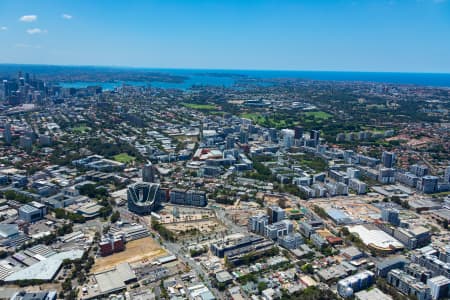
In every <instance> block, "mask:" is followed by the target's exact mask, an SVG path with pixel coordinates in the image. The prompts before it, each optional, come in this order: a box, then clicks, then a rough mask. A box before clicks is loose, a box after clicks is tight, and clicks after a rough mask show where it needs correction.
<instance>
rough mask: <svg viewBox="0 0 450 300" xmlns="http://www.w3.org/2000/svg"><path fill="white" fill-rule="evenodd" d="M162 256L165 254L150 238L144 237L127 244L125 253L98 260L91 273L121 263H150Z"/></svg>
mask: <svg viewBox="0 0 450 300" xmlns="http://www.w3.org/2000/svg"><path fill="white" fill-rule="evenodd" d="M164 255H167V252H166V251H165V250H164V249H163V248H161V247H160V246H159V245H158V243H156V242H155V241H154V240H153V239H152V238H150V237H146V238H143V239H139V240H135V241H131V242H128V243H127V244H126V246H125V251H122V252H118V253H114V254H113V255H109V256H106V257H101V258H98V259H97V260H96V261H95V264H94V266H93V267H92V271H91V272H92V273H98V272H100V271H104V270H108V269H111V268H113V267H115V266H116V265H118V264H120V263H123V262H128V263H135V262H139V261H144V260H149V261H150V260H153V259H155V258H158V257H160V256H164Z"/></svg>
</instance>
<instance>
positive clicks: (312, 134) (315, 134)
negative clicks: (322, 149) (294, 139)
mask: <svg viewBox="0 0 450 300" xmlns="http://www.w3.org/2000/svg"><path fill="white" fill-rule="evenodd" d="M310 138H311V140H314V145H315V146H317V145H318V144H319V141H320V130H311V132H310Z"/></svg>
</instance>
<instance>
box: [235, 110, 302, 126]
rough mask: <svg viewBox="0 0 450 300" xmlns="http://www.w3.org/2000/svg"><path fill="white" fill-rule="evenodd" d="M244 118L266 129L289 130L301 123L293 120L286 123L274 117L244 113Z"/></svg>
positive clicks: (242, 115)
mask: <svg viewBox="0 0 450 300" xmlns="http://www.w3.org/2000/svg"><path fill="white" fill-rule="evenodd" d="M240 116H241V117H242V118H245V119H250V120H252V121H253V122H255V123H256V124H258V125H261V126H264V127H268V128H271V127H275V128H278V129H281V128H288V127H292V126H295V125H298V124H299V122H298V121H294V122H293V121H292V120H288V121H286V120H285V119H280V118H278V119H276V118H274V117H264V116H262V115H260V114H258V113H243V114H241V115H240Z"/></svg>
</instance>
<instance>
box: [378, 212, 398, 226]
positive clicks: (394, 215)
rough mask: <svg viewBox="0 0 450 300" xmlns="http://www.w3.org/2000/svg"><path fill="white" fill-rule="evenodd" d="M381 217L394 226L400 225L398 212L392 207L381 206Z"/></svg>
mask: <svg viewBox="0 0 450 300" xmlns="http://www.w3.org/2000/svg"><path fill="white" fill-rule="evenodd" d="M381 219H382V220H383V221H385V222H389V223H391V224H392V225H395V226H399V225H400V218H399V212H398V210H396V209H393V208H383V209H382V210H381Z"/></svg>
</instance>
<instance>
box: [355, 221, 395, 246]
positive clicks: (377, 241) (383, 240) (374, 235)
mask: <svg viewBox="0 0 450 300" xmlns="http://www.w3.org/2000/svg"><path fill="white" fill-rule="evenodd" d="M348 229H349V231H350V232H351V233H357V234H358V236H359V238H360V239H361V240H362V241H363V243H364V244H366V245H370V244H373V245H374V246H375V247H377V248H384V249H389V248H392V247H394V248H403V244H402V243H400V242H399V241H398V240H396V239H395V238H393V237H392V236H390V235H389V234H387V233H386V232H384V231H382V230H381V229H377V228H376V229H375V228H374V229H369V228H367V227H366V226H364V225H356V226H351V227H349V228H348Z"/></svg>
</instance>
